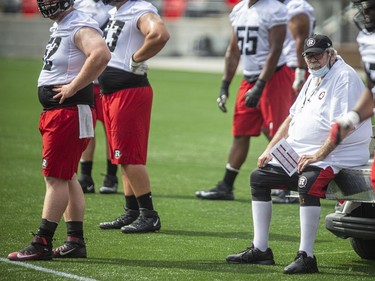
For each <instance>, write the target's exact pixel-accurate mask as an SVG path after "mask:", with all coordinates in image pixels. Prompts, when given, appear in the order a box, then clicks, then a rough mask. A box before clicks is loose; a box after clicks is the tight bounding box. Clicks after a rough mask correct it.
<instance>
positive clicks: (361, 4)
mask: <svg viewBox="0 0 375 281" xmlns="http://www.w3.org/2000/svg"><path fill="white" fill-rule="evenodd" d="M352 2H353V5H354V7H355V8H356V9H358V12H357V13H356V15H355V16H354V22H355V24H356V25H357V27H358V28H359V30H360V32H359V34H358V36H357V42H358V45H359V52H360V54H361V57H362V61H363V64H364V68H365V72H366V74H367V75H366V76H367V77H366V78H367V87H366V89H365V91H364V92H363V94H362V95H361V97H360V99H359V100H358V102H357V104H356V105H355V107H354V108H353V110H352V111H350V112H348V113H347V114H346V115H345V116H344V117H343V118H341V119H339V120H337V122H336V123H335V124H334V125H333V126H332V130H331V137H332V139H333V140H334V141H335V142H336V143H337V144H338V143H340V142H341V141H342V140H343V138H345V136H346V135H347V134H348V133H349V132H350V131H351V130H353V128H355V127H356V126H357V125H358V124H359V123H360V122H362V121H363V120H366V119H367V118H370V117H372V116H373V115H374V112H373V111H374V106H375V0H352ZM371 181H372V185H373V186H374V187H375V161H374V163H373V166H372V169H371Z"/></svg>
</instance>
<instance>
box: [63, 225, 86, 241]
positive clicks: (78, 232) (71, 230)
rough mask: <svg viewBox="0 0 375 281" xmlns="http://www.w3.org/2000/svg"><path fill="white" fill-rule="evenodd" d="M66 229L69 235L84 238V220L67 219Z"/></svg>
mask: <svg viewBox="0 0 375 281" xmlns="http://www.w3.org/2000/svg"><path fill="white" fill-rule="evenodd" d="M66 230H67V235H68V236H73V237H76V238H81V239H83V222H82V221H67V222H66Z"/></svg>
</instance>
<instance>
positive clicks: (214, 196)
mask: <svg viewBox="0 0 375 281" xmlns="http://www.w3.org/2000/svg"><path fill="white" fill-rule="evenodd" d="M195 197H197V198H201V199H208V200H234V195H233V187H232V186H229V185H227V184H226V183H225V182H223V181H220V182H218V183H217V185H216V186H215V187H214V188H212V189H210V190H207V191H197V192H195Z"/></svg>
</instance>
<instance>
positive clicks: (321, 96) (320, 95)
mask: <svg viewBox="0 0 375 281" xmlns="http://www.w3.org/2000/svg"><path fill="white" fill-rule="evenodd" d="M325 95H326V92H324V91H323V92H321V93H320V94H319V96H318V99H320V100H321V99H322V98H324V96H325Z"/></svg>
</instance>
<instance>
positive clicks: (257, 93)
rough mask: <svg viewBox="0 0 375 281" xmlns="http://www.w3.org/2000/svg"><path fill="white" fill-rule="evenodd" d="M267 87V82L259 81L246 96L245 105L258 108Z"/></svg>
mask: <svg viewBox="0 0 375 281" xmlns="http://www.w3.org/2000/svg"><path fill="white" fill-rule="evenodd" d="M265 86H266V81H263V80H260V79H258V80H257V81H256V83H255V85H254V87H252V88H251V89H250V90H249V91H248V92H247V93H246V94H245V104H246V106H247V107H257V106H258V103H259V100H260V97H261V96H262V92H263V89H264V87H265Z"/></svg>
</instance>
